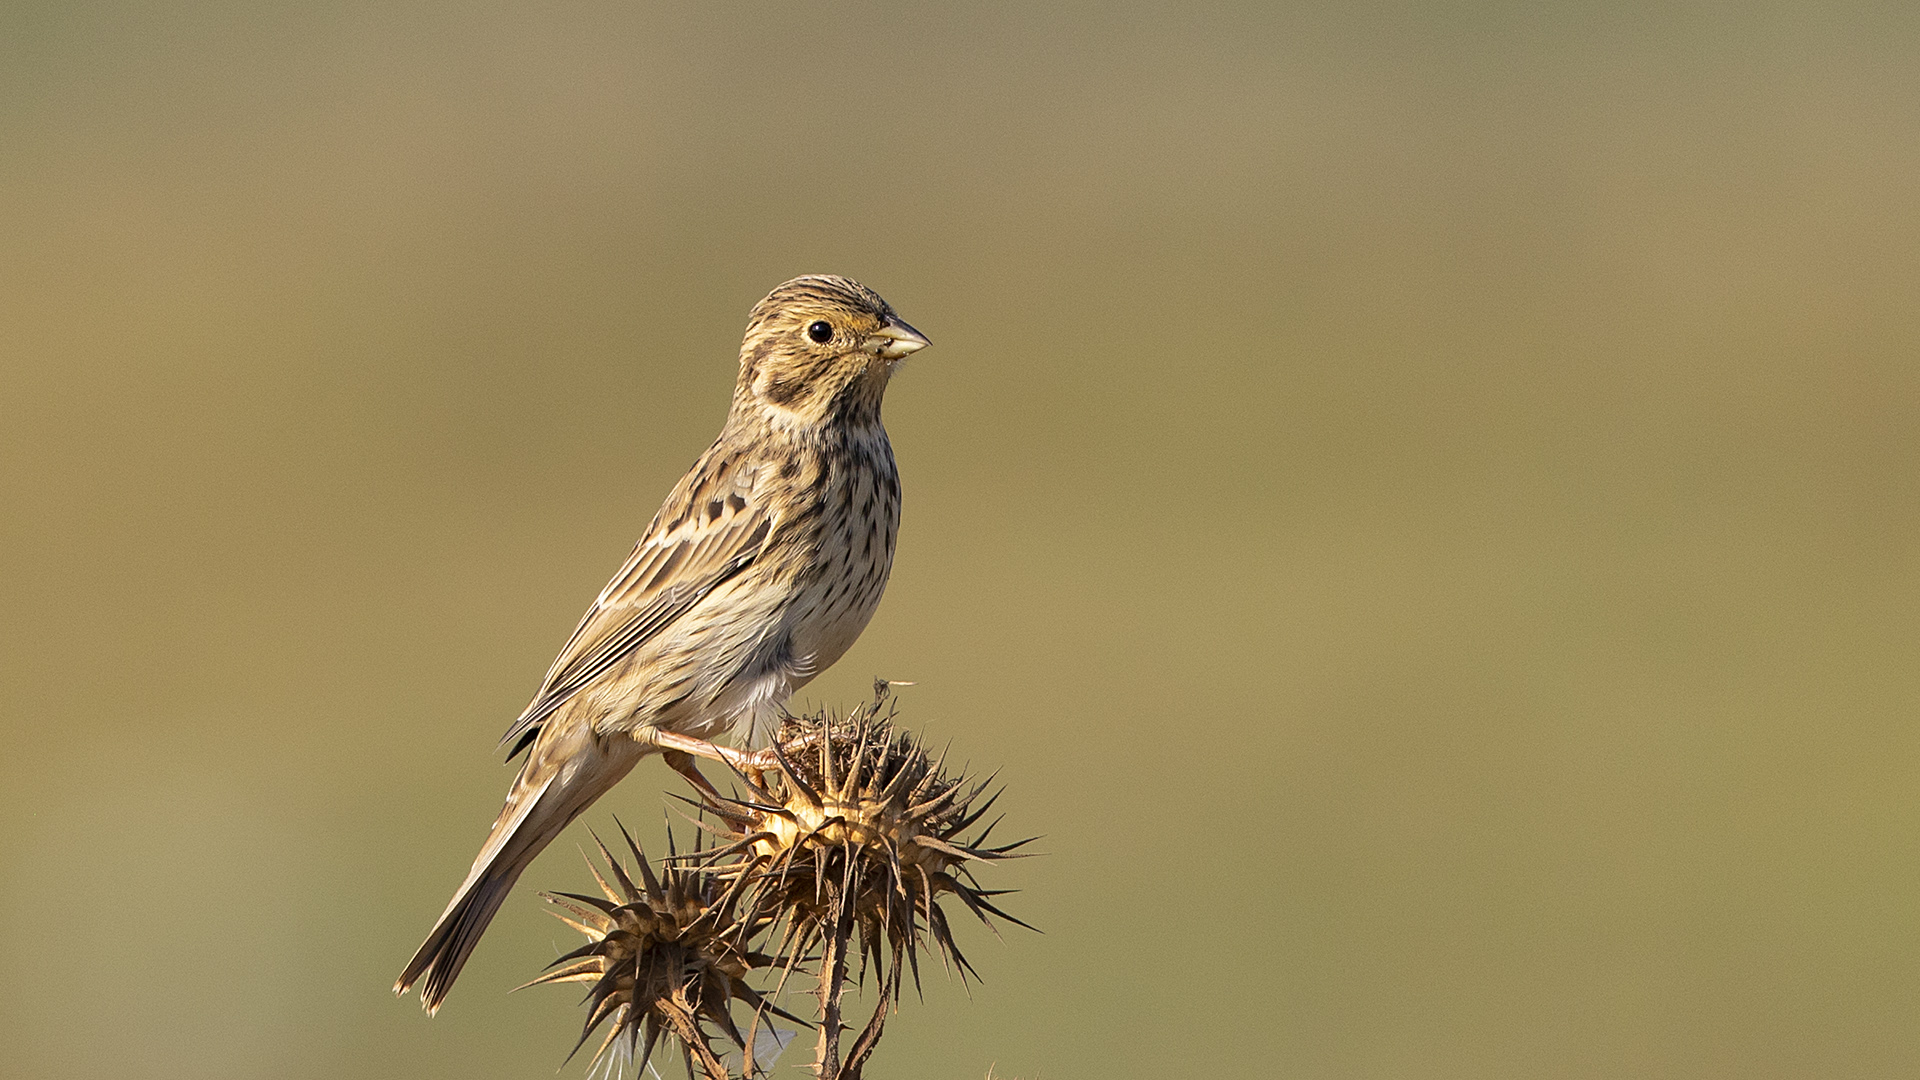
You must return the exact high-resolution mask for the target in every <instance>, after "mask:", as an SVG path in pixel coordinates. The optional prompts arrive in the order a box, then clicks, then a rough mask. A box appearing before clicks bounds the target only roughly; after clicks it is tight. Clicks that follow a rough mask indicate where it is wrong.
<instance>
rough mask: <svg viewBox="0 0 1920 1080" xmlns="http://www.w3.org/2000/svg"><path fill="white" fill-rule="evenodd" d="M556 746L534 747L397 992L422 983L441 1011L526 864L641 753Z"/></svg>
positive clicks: (425, 1000) (428, 1001) (430, 1003)
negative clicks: (580, 753) (567, 750)
mask: <svg viewBox="0 0 1920 1080" xmlns="http://www.w3.org/2000/svg"><path fill="white" fill-rule="evenodd" d="M589 741H591V740H589ZM551 749H558V748H549V747H539V746H536V747H535V748H534V752H533V753H531V754H529V755H527V761H526V764H525V766H524V767H523V768H522V769H521V770H520V775H519V777H518V778H517V779H515V780H514V784H513V790H512V791H511V792H509V793H508V794H507V804H506V806H504V807H503V808H501V810H500V817H499V819H498V820H496V821H495V822H494V823H493V831H492V832H490V833H488V834H487V842H486V845H485V846H484V847H482V848H481V849H480V854H479V855H478V856H477V857H475V858H474V860H473V869H471V870H469V871H468V872H467V880H466V881H464V882H462V883H461V885H460V888H459V889H458V890H457V891H455V892H454V894H453V900H452V902H450V903H449V904H447V910H446V911H445V912H443V913H442V914H441V916H440V921H439V922H437V923H435V924H434V927H433V931H432V932H431V933H429V934H428V935H427V940H426V941H425V942H423V943H422V944H421V946H420V949H419V951H417V952H415V953H414V954H413V959H412V960H409V961H407V967H406V970H405V971H402V972H401V973H400V978H399V979H398V980H397V981H396V982H395V983H394V984H393V992H394V993H396V994H404V993H406V992H407V991H408V990H410V989H412V988H413V986H414V984H415V983H420V1004H422V1005H424V1006H425V1007H426V1010H427V1013H428V1014H429V1015H431V1014H433V1013H435V1012H438V1011H439V1009H440V1003H441V1002H442V1001H445V1000H446V997H447V992H448V991H449V990H451V989H452V988H453V980H454V979H455V978H457V977H458V976H459V974H460V969H461V968H462V967H463V966H465V965H466V962H467V956H468V954H470V953H472V952H473V947H474V946H475V945H477V944H479V942H480V935H481V934H482V933H484V932H485V931H486V929H487V924H488V923H489V922H491V921H493V916H494V913H495V912H497V911H499V910H500V904H501V903H502V902H503V901H504V900H506V898H507V892H508V890H510V889H512V888H513V883H514V882H515V881H518V880H519V879H520V872H521V871H523V870H525V869H526V868H527V865H528V864H529V863H531V862H533V859H534V856H536V855H538V854H540V852H541V851H542V850H544V849H545V848H546V846H547V845H548V844H550V843H552V842H553V840H554V838H555V837H557V836H559V835H560V833H561V831H562V830H564V829H565V828H566V827H567V826H568V825H569V824H571V823H572V821H573V819H574V818H576V817H579V816H580V812H581V811H583V810H585V809H586V808H587V806H588V805H589V804H590V803H592V802H593V800H594V799H596V798H598V797H599V796H600V794H601V793H602V792H604V791H606V790H607V789H608V788H610V787H612V786H613V785H614V784H616V783H618V782H619V781H620V778H621V777H623V776H625V775H626V774H627V772H628V771H629V770H630V769H632V768H633V764H634V762H635V761H637V760H638V754H633V755H626V754H620V755H618V756H617V757H615V756H609V755H607V754H605V753H596V752H595V751H596V750H599V749H600V748H599V747H593V748H591V749H588V748H581V749H584V750H585V754H586V756H589V757H590V758H591V759H592V760H587V761H583V760H580V758H579V757H571V760H569V758H570V755H565V754H556V753H541V751H542V750H551ZM622 749H624V748H622ZM422 979H424V980H425V981H424V982H422Z"/></svg>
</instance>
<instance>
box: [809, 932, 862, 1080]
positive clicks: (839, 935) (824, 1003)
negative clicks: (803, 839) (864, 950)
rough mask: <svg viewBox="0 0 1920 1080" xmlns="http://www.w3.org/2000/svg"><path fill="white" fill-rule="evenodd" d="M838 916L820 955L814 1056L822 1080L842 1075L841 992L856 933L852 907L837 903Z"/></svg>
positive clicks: (834, 1079) (817, 1075)
mask: <svg viewBox="0 0 1920 1080" xmlns="http://www.w3.org/2000/svg"><path fill="white" fill-rule="evenodd" d="M834 906H835V907H836V908H837V909H838V910H839V918H837V919H835V920H834V924H833V929H832V930H831V931H830V932H828V933H827V935H826V940H825V941H824V942H823V943H822V945H821V948H822V950H823V951H822V953H821V955H820V1042H819V1049H818V1053H817V1054H816V1056H815V1060H814V1066H813V1069H814V1075H815V1076H816V1077H818V1078H819V1080H839V1077H840V995H841V994H843V993H845V992H846V988H847V944H848V942H849V941H850V940H851V939H852V937H853V908H852V906H851V905H849V904H846V903H838V904H835V905H834Z"/></svg>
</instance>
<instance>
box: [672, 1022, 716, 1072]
mask: <svg viewBox="0 0 1920 1080" xmlns="http://www.w3.org/2000/svg"><path fill="white" fill-rule="evenodd" d="M669 1022H670V1023H671V1024H672V1026H673V1033H674V1034H675V1035H678V1036H679V1037H680V1043H681V1045H682V1046H684V1047H686V1049H687V1051H688V1052H689V1053H690V1054H692V1055H693V1059H694V1060H695V1061H698V1062H699V1063H700V1071H701V1072H703V1073H706V1074H707V1078H708V1080H732V1077H731V1076H730V1075H729V1074H728V1072H727V1067H726V1066H725V1065H723V1064H721V1062H720V1059H719V1058H717V1057H715V1056H714V1054H713V1048H712V1047H711V1046H709V1045H708V1044H707V1035H706V1032H704V1031H701V1030H700V1025H699V1023H698V1022H696V1021H693V1020H689V1019H687V1018H684V1017H680V1016H673V1017H671V1018H670V1020H669Z"/></svg>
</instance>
